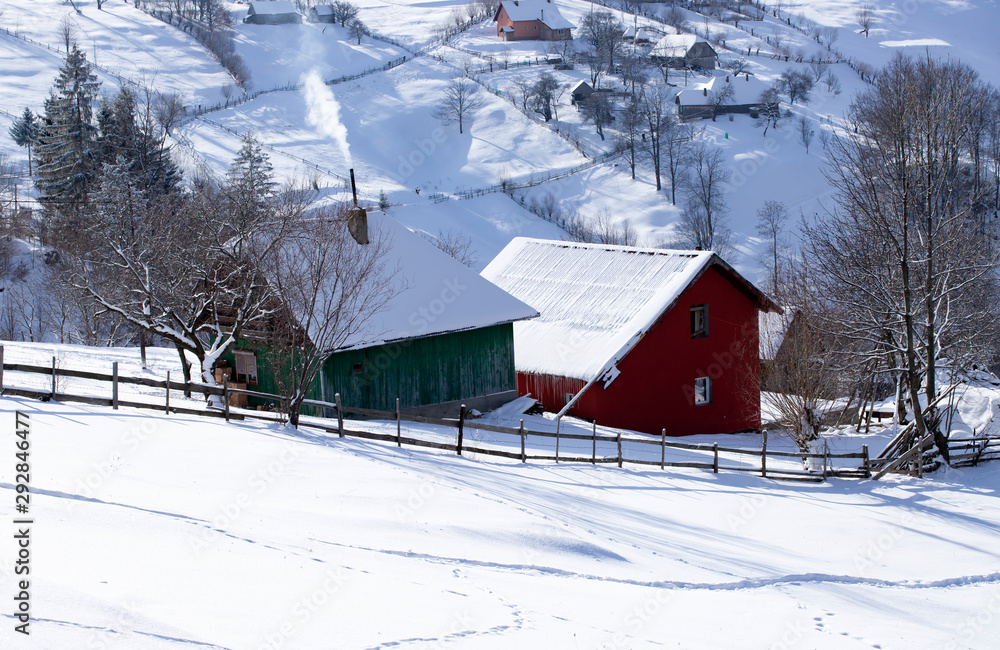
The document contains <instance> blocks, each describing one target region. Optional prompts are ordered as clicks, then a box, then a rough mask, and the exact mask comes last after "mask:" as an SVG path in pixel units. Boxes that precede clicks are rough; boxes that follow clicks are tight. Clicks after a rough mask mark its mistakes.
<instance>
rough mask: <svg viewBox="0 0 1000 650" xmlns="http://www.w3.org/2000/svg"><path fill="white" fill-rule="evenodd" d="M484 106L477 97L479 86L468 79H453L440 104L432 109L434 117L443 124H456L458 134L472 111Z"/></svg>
mask: <svg viewBox="0 0 1000 650" xmlns="http://www.w3.org/2000/svg"><path fill="white" fill-rule="evenodd" d="M484 105H485V101H484V100H483V98H482V96H480V95H479V86H477V85H476V84H475V82H473V81H469V80H468V79H453V80H452V81H450V82H449V83H448V87H447V88H446V89H445V91H444V97H443V98H442V99H441V103H440V104H438V106H437V108H435V109H434V117H436V118H437V119H439V120H441V122H442V123H444V124H456V123H457V124H458V132H459V133H463V132H464V131H463V128H464V125H465V122H466V121H467V120H470V119H471V116H472V113H473V111H477V110H479V109H480V108H482V107H483V106H484Z"/></svg>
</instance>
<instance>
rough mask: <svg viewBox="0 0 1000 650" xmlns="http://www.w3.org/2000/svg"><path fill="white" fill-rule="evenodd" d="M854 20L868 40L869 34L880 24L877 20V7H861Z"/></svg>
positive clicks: (866, 5) (867, 5)
mask: <svg viewBox="0 0 1000 650" xmlns="http://www.w3.org/2000/svg"><path fill="white" fill-rule="evenodd" d="M854 20H855V21H856V22H857V23H858V27H860V28H861V33H862V34H864V35H865V38H868V32H869V31H870V30H871V28H872V27H874V26H875V24H876V23H877V22H878V21H877V19H876V18H875V7H873V6H872V5H869V4H865V5H861V8H860V9H858V11H857V13H855V14H854Z"/></svg>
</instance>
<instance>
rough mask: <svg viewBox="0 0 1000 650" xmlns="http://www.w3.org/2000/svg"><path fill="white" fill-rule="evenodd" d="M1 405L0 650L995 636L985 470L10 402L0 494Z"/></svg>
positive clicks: (946, 640) (753, 644)
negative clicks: (468, 449) (570, 450)
mask: <svg viewBox="0 0 1000 650" xmlns="http://www.w3.org/2000/svg"><path fill="white" fill-rule="evenodd" d="M15 409H19V410H22V411H23V412H26V413H28V414H30V417H31V434H30V436H31V438H30V439H31V445H32V446H31V463H32V473H31V477H32V493H33V495H32V499H33V500H32V505H31V512H30V514H31V517H32V518H33V519H34V522H35V523H34V525H33V527H32V532H31V535H32V546H31V560H30V561H31V571H32V573H31V577H32V582H31V598H32V600H31V606H32V615H33V617H34V619H33V622H32V626H31V631H32V636H31V638H30V640H29V639H24V638H21V637H20V636H19V635H15V634H14V633H13V626H14V624H15V621H14V619H13V617H12V616H11V614H10V613H4V615H3V620H4V621H5V623H4V625H3V628H2V630H3V631H2V632H0V635H2V636H3V638H4V642H3V645H4V647H32V648H84V647H107V648H168V647H170V648H181V647H218V648H366V647H367V648H372V647H413V648H429V647H465V648H511V647H531V648H541V647H545V648H653V647H682V648H723V647H744V648H776V647H788V648H792V647H802V648H862V647H867V648H871V647H878V648H943V647H961V648H964V647H973V648H990V647H995V645H994V644H995V640H996V638H997V635H998V634H1000V556H998V554H997V552H996V546H997V540H998V533H1000V510H998V509H997V507H996V505H997V496H996V490H997V487H998V484H1000V466H996V467H994V466H988V467H981V468H976V469H967V470H952V471H948V472H942V473H939V474H937V475H935V476H933V477H931V478H928V479H926V480H923V481H920V480H916V479H909V478H892V479H889V480H886V481H884V482H882V483H878V484H875V483H871V482H858V481H839V480H834V481H830V482H827V483H825V484H822V485H815V486H814V485H809V486H802V485H797V484H796V485H789V484H781V483H775V482H772V481H768V480H764V479H760V478H756V477H750V476H744V475H738V474H718V475H713V474H711V473H707V472H697V471H670V472H660V471H659V470H651V471H638V470H618V469H615V468H592V467H589V466H580V465H565V464H561V465H552V464H529V465H520V464H517V463H504V462H497V461H494V460H489V461H487V460H478V459H468V458H458V457H456V456H453V455H446V454H441V453H433V452H425V451H412V450H408V449H402V450H400V449H396V448H395V447H393V446H391V445H386V444H379V443H367V442H364V441H359V440H357V439H350V438H347V439H340V438H337V437H336V436H330V435H326V434H322V433H318V432H316V431H310V430H308V429H303V430H301V431H297V432H296V431H292V430H288V429H285V428H282V427H280V426H278V425H267V424H263V423H250V422H247V423H239V424H236V423H234V424H230V425H226V424H225V423H222V422H217V421H208V420H203V419H198V418H194V417H184V416H177V415H174V416H170V417H162V416H159V415H150V414H149V413H146V412H143V413H138V412H131V411H129V410H122V411H119V412H111V411H109V410H108V409H102V408H97V407H78V406H74V405H64V404H57V403H47V404H42V403H38V402H33V401H30V400H23V399H13V398H4V399H2V400H0V413H2V417H0V430H3V431H4V432H5V433H4V434H3V437H4V439H5V440H7V441H8V443H11V444H9V445H8V446H9V447H10V448H11V450H12V451H11V453H10V454H9V456H10V460H9V462H7V463H5V464H4V465H2V466H0V485H2V487H3V490H2V493H3V498H4V499H5V500H6V501H7V502H8V503H13V500H14V490H13V488H12V482H13V476H12V472H13V462H14V461H13V444H12V442H13V440H14V438H13V433H14V422H13V419H14V418H13V413H12V412H13V411H14V410H15ZM10 528H11V525H10V524H8V529H10ZM6 546H7V551H5V552H4V553H3V554H2V555H0V558H2V562H0V571H2V572H3V573H4V575H5V576H6V578H7V579H5V581H4V582H5V583H6V584H8V585H11V584H12V582H11V581H10V580H9V579H10V578H11V577H12V575H11V571H12V569H13V564H12V559H13V548H14V546H13V543H12V542H11V541H10V536H9V535H8V543H7V544H6ZM5 591H7V592H8V595H7V597H8V598H10V597H11V595H12V594H10V593H9V592H10V589H6V590H5ZM8 602H9V601H8ZM8 611H10V610H9V609H8ZM26 641H27V643H26Z"/></svg>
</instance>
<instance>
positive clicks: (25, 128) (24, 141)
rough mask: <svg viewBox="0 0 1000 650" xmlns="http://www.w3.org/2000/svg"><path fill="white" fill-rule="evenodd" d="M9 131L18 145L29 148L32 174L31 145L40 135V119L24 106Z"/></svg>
mask: <svg viewBox="0 0 1000 650" xmlns="http://www.w3.org/2000/svg"><path fill="white" fill-rule="evenodd" d="M8 133H10V137H11V138H13V140H14V143H15V144H17V146H19V147H27V148H28V174H29V175H31V145H32V144H33V143H34V142H35V138H36V137H37V136H38V120H37V119H36V118H35V114H34V113H32V112H31V109H30V108H28V107H27V106H25V107H24V112H23V113H21V117H19V118H17V119H16V120H14V124H13V125H12V126H11V127H10V130H9V131H8Z"/></svg>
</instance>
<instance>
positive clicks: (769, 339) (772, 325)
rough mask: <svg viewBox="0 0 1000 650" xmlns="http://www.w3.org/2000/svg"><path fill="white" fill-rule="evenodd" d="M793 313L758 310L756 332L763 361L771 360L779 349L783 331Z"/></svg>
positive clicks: (782, 339) (783, 334)
mask: <svg viewBox="0 0 1000 650" xmlns="http://www.w3.org/2000/svg"><path fill="white" fill-rule="evenodd" d="M792 318H793V314H791V313H790V312H788V311H787V308H786V312H785V313H784V314H777V313H774V312H763V311H762V312H758V314H757V333H758V335H759V337H760V345H759V350H760V358H761V359H763V360H765V361H773V360H774V357H775V356H776V355H777V354H778V350H780V349H781V344H782V343H783V342H784V340H785V333H786V332H787V331H788V326H789V324H790V323H791V319H792Z"/></svg>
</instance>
